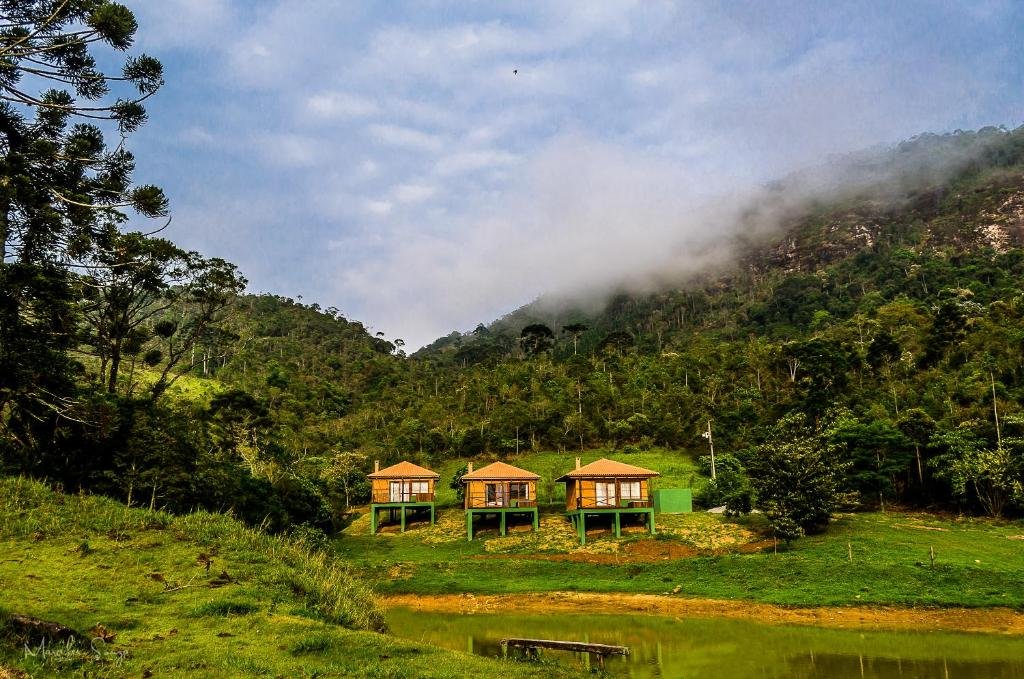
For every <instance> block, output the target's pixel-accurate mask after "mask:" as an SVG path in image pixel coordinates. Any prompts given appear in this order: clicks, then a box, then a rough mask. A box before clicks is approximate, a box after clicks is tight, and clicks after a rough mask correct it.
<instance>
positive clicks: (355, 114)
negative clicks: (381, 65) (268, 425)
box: [305, 92, 379, 120]
mask: <svg viewBox="0 0 1024 679" xmlns="http://www.w3.org/2000/svg"><path fill="white" fill-rule="evenodd" d="M305 107H306V111H307V112H309V113H310V114H312V115H313V116H315V117H317V118H324V119H329V120H336V119H344V118H364V117H366V116H370V115H373V114H374V113H376V112H377V111H378V110H379V109H378V106H377V103H376V102H374V101H373V100H372V99H369V98H367V97H362V96H359V95H357V94H352V93H350V92H321V93H320V94H315V95H313V96H311V97H308V98H307V99H306V101H305Z"/></svg>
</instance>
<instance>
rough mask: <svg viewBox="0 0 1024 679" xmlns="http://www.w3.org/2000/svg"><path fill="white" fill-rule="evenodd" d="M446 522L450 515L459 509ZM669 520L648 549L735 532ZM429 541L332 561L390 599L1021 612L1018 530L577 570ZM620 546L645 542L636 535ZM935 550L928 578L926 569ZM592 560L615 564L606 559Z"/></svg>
mask: <svg viewBox="0 0 1024 679" xmlns="http://www.w3.org/2000/svg"><path fill="white" fill-rule="evenodd" d="M448 511H449V512H452V513H454V514H456V516H457V515H458V514H459V512H458V510H448ZM444 516H445V515H444V514H442V519H441V523H442V524H444V523H445V522H446V521H449V522H450V523H451V525H453V526H455V527H454V528H453V529H452V530H453V531H457V530H458V525H457V524H458V521H457V520H456V521H451V520H450V519H445V518H444ZM667 518H668V517H665V518H663V519H661V521H662V522H665V521H666V519H667ZM554 519H555V517H554V516H551V517H550V518H549V519H548V520H547V526H545V525H542V530H553V529H552V528H550V526H552V525H554V526H556V528H555V529H557V530H563V528H562V527H560V526H558V524H557V523H554V524H553V523H552V521H553V520H554ZM670 521H671V522H675V523H674V525H673V528H672V533H673V535H659V536H658V537H657V538H655V540H656V541H657V542H672V541H676V542H680V543H681V544H683V545H688V546H695V538H694V537H693V535H694V534H695V533H696V534H699V533H701V532H707V533H709V534H714V533H717V532H718V531H726V532H730V531H735V530H736V529H738V528H742V526H737V525H736V523H735V522H733V521H730V520H729V519H725V518H721V517H711V516H709V515H707V514H693V515H689V516H687V517H682V518H676V517H673V518H672V519H671V520H670ZM709 522H710V523H709ZM542 523H544V520H543V519H542ZM743 523H744V524H745V525H746V526H749V527H752V528H754V529H758V528H763V524H762V520H761V519H759V518H758V517H750V518H747V519H744V520H743ZM716 524H717V527H716ZM353 528H358V526H354V527H353ZM435 532H436V529H431V528H416V529H414V530H411V531H409V532H408V533H406V534H404V535H378V536H370V535H367V534H365V532H364V531H360V530H353V531H350V532H349V533H347V534H346V535H344V536H343V537H341V538H339V539H338V541H337V543H336V544H337V549H338V550H339V552H340V553H341V554H343V555H344V556H345V557H346V558H347V559H348V560H350V562H351V563H352V564H353V565H355V566H356V567H358V568H359V569H361V570H362V572H364V573H365V574H366V575H367V577H376V578H377V583H378V585H377V586H378V590H379V591H382V592H385V593H395V594H405V593H423V594H442V593H452V592H472V593H494V594H497V593H507V592H545V591H557V590H578V591H591V592H637V593H651V594H660V593H665V592H669V591H676V593H677V594H678V595H680V596H696V597H711V598H723V599H747V600H756V601H763V602H769V603H776V604H787V605H804V606H819V605H851V604H873V605H935V606H970V607H985V606H1010V607H1015V608H1021V607H1024V540H1022V539H1021V536H1022V535H1024V524H1022V523H1021V522H999V521H992V520H986V519H970V518H953V517H948V518H947V517H937V516H933V515H927V514H916V513H915V514H908V513H884V514H883V513H864V514H853V515H844V516H842V517H839V518H838V519H837V520H836V521H835V522H834V523H833V525H832V526H831V527H830V528H829V530H828V532H827V533H825V534H823V535H817V536H812V537H808V538H804V539H802V540H800V541H797V542H795V543H794V544H793V545H792V546H791V547H790V548H788V549H781V548H780V551H779V552H778V553H777V554H775V553H773V552H772V550H771V549H770V548H769V550H768V551H767V552H761V553H752V554H745V553H737V552H736V551H733V552H731V553H728V552H729V550H728V548H726V549H724V550H717V552H718V553H716V554H708V555H701V556H695V557H691V558H683V559H673V560H664V561H655V562H653V563H638V562H631V561H630V560H628V559H627V558H626V557H625V556H623V558H622V559H621V561H618V562H616V561H615V560H611V563H607V562H605V563H586V562H577V561H572V562H570V561H552V560H549V559H544V558H530V556H531V555H530V553H529V552H528V551H521V552H520V553H516V554H513V555H511V556H503V555H500V554H498V555H496V554H493V553H492V554H488V553H487V552H488V551H491V552H493V551H495V550H493V549H491V550H488V542H489V541H494V540H498V538H496V537H493V535H494V533H493V531H492V532H491V536H492V537H490V538H489V539H488V538H483V539H478V540H474V541H473V542H472V543H467V542H465V540H464V539H461V540H460V539H457V538H456V539H452V540H448V541H439V542H434V541H433V540H431V543H428V542H426V541H425V540H424V536H427V535H431V534H432V533H435ZM463 536H464V533H463ZM628 539H629V540H648V539H650V538H647V537H644V536H641V535H633V536H631V537H630V538H628ZM506 540H507V538H506ZM594 542H597V543H599V544H600V543H604V544H607V543H611V542H613V540H612V539H611V538H601V539H599V540H597V541H591V540H590V539H589V538H588V543H591V544H593V543H594ZM620 546H621V545H620ZM696 546H697V547H699V546H700V545H699V544H696ZM609 547H614V545H609ZM932 548H934V550H935V555H936V561H935V566H934V567H932V566H931V564H930V559H929V550H930V549H932ZM851 550H852V554H853V558H852V560H850V558H849V554H850V551H851ZM595 551H610V552H611V553H612V554H615V553H617V552H616V550H614V549H610V550H599V549H597V548H595ZM618 551H619V552H621V549H620V550H618ZM721 552H726V553H721ZM605 561H609V559H605ZM383 574H386V576H384V575H383ZM676 588H678V590H676Z"/></svg>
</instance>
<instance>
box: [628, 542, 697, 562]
mask: <svg viewBox="0 0 1024 679" xmlns="http://www.w3.org/2000/svg"><path fill="white" fill-rule="evenodd" d="M699 553H700V552H698V551H697V550H696V549H694V548H693V547H690V546H687V545H681V544H679V543H676V542H668V541H666V540H637V541H636V542H630V543H629V544H628V545H626V556H627V557H629V558H630V560H633V561H667V560H669V559H689V558H691V557H694V556H697V555H698V554H699Z"/></svg>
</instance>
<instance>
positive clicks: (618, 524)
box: [615, 512, 622, 538]
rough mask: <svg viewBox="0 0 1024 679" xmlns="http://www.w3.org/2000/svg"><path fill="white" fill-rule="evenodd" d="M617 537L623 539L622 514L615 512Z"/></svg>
mask: <svg viewBox="0 0 1024 679" xmlns="http://www.w3.org/2000/svg"><path fill="white" fill-rule="evenodd" d="M615 537H617V538H621V537H622V514H620V513H619V512H615Z"/></svg>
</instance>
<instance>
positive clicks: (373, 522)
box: [370, 505, 377, 535]
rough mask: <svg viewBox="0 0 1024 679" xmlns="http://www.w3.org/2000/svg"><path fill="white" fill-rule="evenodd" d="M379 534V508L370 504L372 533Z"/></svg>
mask: <svg viewBox="0 0 1024 679" xmlns="http://www.w3.org/2000/svg"><path fill="white" fill-rule="evenodd" d="M376 534H377V508H376V507H374V506H373V505H370V535H376Z"/></svg>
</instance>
